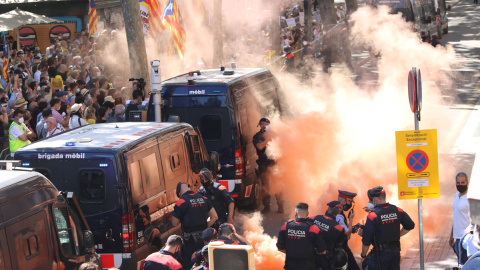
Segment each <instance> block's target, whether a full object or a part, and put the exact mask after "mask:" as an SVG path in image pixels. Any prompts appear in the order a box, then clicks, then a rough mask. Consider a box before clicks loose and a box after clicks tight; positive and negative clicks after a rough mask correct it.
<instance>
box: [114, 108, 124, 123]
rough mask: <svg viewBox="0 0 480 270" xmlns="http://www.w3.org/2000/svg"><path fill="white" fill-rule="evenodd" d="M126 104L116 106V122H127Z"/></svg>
mask: <svg viewBox="0 0 480 270" xmlns="http://www.w3.org/2000/svg"><path fill="white" fill-rule="evenodd" d="M124 113H125V106H123V105H122V104H119V105H117V106H115V122H125V117H124Z"/></svg>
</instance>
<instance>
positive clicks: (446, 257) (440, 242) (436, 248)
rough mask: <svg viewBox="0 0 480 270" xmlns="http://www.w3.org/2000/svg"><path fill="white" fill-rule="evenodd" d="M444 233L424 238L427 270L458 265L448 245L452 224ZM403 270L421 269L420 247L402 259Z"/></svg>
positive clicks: (412, 249) (446, 226) (445, 227)
mask: <svg viewBox="0 0 480 270" xmlns="http://www.w3.org/2000/svg"><path fill="white" fill-rule="evenodd" d="M443 228H444V229H443V231H440V232H438V234H436V235H425V236H424V248H425V253H424V258H425V269H429V270H444V269H451V268H452V267H454V266H456V265H457V256H456V255H455V253H454V252H453V249H452V248H451V247H450V246H449V245H448V238H449V237H450V230H451V228H452V225H451V224H448V225H445V226H444V227H443ZM400 269H401V270H417V269H420V252H419V248H418V246H416V247H412V248H410V249H409V250H408V251H407V253H406V254H405V256H404V257H403V258H402V263H401V264H400Z"/></svg>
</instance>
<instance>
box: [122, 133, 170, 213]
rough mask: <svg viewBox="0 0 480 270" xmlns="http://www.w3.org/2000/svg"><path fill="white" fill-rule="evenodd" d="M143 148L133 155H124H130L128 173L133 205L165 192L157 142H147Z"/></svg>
mask: <svg viewBox="0 0 480 270" xmlns="http://www.w3.org/2000/svg"><path fill="white" fill-rule="evenodd" d="M144 147H145V148H140V149H142V150H140V151H138V152H134V153H133V154H132V153H127V154H126V155H127V156H128V155H131V156H129V157H128V172H129V174H130V185H131V188H132V198H133V203H134V204H137V203H139V202H142V201H144V200H145V199H146V198H148V197H151V196H153V195H155V194H157V193H159V192H161V191H163V190H165V182H164V181H163V171H162V164H161V160H160V156H159V153H158V146H157V141H156V140H155V141H154V142H153V144H152V142H149V143H148V145H144Z"/></svg>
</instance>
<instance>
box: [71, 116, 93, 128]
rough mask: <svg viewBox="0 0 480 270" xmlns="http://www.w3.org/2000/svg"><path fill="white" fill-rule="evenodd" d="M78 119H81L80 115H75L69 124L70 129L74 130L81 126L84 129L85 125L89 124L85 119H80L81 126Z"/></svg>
mask: <svg viewBox="0 0 480 270" xmlns="http://www.w3.org/2000/svg"><path fill="white" fill-rule="evenodd" d="M78 119H79V117H78V115H73V116H72V117H70V122H69V123H68V127H69V128H70V129H73V128H76V127H79V126H80V125H81V126H82V127H83V126H85V125H88V122H87V121H86V120H85V119H83V118H80V124H79V123H78Z"/></svg>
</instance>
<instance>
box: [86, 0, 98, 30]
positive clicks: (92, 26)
mask: <svg viewBox="0 0 480 270" xmlns="http://www.w3.org/2000/svg"><path fill="white" fill-rule="evenodd" d="M97 23H98V18H97V8H96V7H95V2H94V0H90V5H89V7H88V36H91V35H93V34H94V33H95V32H97Z"/></svg>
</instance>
